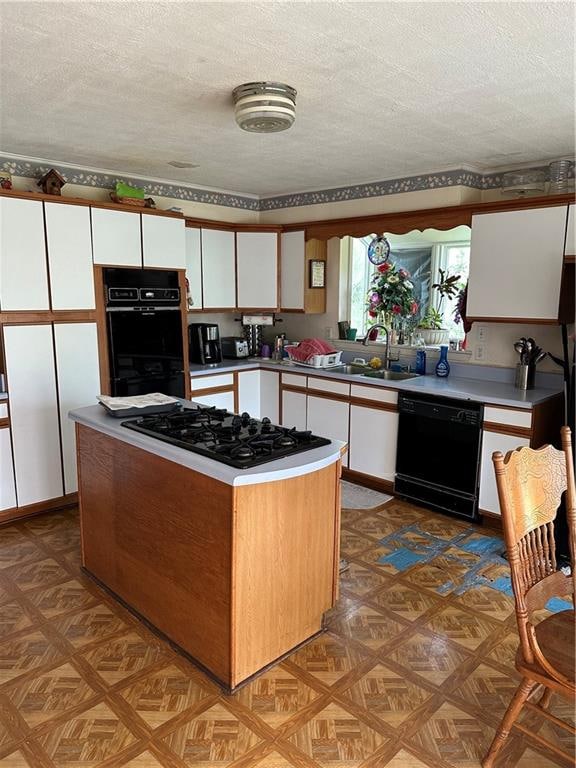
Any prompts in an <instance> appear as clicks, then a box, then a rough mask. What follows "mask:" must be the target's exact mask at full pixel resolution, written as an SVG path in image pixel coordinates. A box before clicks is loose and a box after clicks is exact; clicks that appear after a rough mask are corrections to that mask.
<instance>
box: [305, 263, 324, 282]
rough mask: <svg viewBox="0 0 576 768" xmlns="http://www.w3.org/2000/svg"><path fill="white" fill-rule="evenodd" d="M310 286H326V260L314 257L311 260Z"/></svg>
mask: <svg viewBox="0 0 576 768" xmlns="http://www.w3.org/2000/svg"><path fill="white" fill-rule="evenodd" d="M309 285H310V288H325V287H326V262H325V261H322V260H320V259H319V260H315V259H313V260H312V261H311V262H310V283H309Z"/></svg>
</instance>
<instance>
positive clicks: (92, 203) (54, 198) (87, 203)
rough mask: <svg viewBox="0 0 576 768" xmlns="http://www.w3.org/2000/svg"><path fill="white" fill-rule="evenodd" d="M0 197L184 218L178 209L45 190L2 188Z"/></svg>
mask: <svg viewBox="0 0 576 768" xmlns="http://www.w3.org/2000/svg"><path fill="white" fill-rule="evenodd" d="M0 197H17V198H20V199H21V200H38V201H39V202H48V203H63V204H65V205H81V206H84V207H86V208H110V209H112V210H115V211H127V212H128V213H138V214H140V213H142V214H144V215H145V216H167V217H169V218H172V219H182V218H184V216H183V214H181V213H178V212H177V211H161V210H159V209H157V208H144V207H140V206H136V205H122V204H121V203H113V202H107V201H106V200H88V199H87V198H84V197H66V196H59V195H46V194H44V193H43V192H25V191H23V190H17V189H3V190H0Z"/></svg>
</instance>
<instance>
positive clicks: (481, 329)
mask: <svg viewBox="0 0 576 768" xmlns="http://www.w3.org/2000/svg"><path fill="white" fill-rule="evenodd" d="M476 340H477V341H480V342H484V341H488V327H487V326H486V325H479V326H478V329H477V331H476Z"/></svg>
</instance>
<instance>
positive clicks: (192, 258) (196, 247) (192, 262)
mask: <svg viewBox="0 0 576 768" xmlns="http://www.w3.org/2000/svg"><path fill="white" fill-rule="evenodd" d="M186 279H187V280H188V309H202V248H201V244H200V230H199V229H192V228H191V227H186Z"/></svg>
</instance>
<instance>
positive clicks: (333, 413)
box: [306, 395, 350, 466]
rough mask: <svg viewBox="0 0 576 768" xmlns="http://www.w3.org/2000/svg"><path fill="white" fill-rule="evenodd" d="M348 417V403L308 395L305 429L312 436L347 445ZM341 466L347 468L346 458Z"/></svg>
mask: <svg viewBox="0 0 576 768" xmlns="http://www.w3.org/2000/svg"><path fill="white" fill-rule="evenodd" d="M349 417H350V405H349V403H345V402H343V401H342V400H330V399H328V398H327V397H315V396H313V395H308V402H307V420H306V425H307V426H306V429H310V430H312V433H313V434H315V435H319V436H320V437H327V438H328V439H329V440H342V442H344V443H347V442H348V421H349ZM343 464H344V466H347V457H346V456H345V457H344V460H343Z"/></svg>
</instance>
